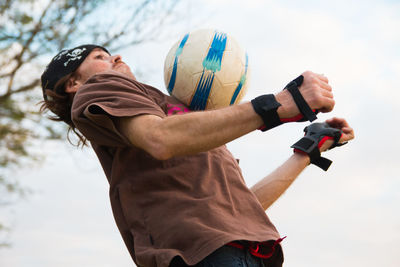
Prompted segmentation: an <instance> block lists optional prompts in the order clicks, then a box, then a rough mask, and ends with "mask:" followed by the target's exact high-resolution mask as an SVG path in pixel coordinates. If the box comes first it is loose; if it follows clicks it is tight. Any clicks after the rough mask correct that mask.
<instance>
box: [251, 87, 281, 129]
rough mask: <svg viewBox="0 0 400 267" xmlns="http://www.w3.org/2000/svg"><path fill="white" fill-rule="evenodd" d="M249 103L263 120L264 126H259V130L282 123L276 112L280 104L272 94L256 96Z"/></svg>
mask: <svg viewBox="0 0 400 267" xmlns="http://www.w3.org/2000/svg"><path fill="white" fill-rule="evenodd" d="M251 104H252V105H253V108H254V111H255V112H256V113H257V114H258V115H260V117H261V118H262V119H263V121H264V126H263V127H262V128H260V130H261V131H263V132H265V131H267V130H269V129H272V128H274V127H276V126H278V125H281V124H282V122H281V121H280V119H279V115H278V112H277V109H278V107H280V106H281V104H280V103H279V102H278V101H276V98H275V96H274V95H273V94H269V95H261V96H258V97H256V98H254V99H253V100H251Z"/></svg>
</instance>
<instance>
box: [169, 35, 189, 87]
mask: <svg viewBox="0 0 400 267" xmlns="http://www.w3.org/2000/svg"><path fill="white" fill-rule="evenodd" d="M188 38H189V33H187V34H186V35H185V36H184V37H183V39H182V41H181V43H180V44H179V46H178V48H177V49H176V52H175V60H174V67H173V69H172V74H171V79H170V80H169V84H168V87H167V90H168V92H169V93H171V92H172V90H174V86H175V81H176V72H177V69H178V57H179V56H180V55H181V54H182V50H183V47H184V46H185V44H186V41H187V39H188Z"/></svg>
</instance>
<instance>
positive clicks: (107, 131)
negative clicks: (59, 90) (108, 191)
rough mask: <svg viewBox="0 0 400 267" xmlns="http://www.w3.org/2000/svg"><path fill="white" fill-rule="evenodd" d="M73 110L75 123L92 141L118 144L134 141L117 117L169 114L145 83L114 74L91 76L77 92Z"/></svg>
mask: <svg viewBox="0 0 400 267" xmlns="http://www.w3.org/2000/svg"><path fill="white" fill-rule="evenodd" d="M71 112H72V113H71V115H72V120H73V122H74V124H75V126H76V127H77V128H78V130H79V131H80V132H81V133H82V134H83V135H84V136H85V137H86V138H87V139H88V140H89V141H90V142H92V143H93V142H94V143H96V144H98V145H105V146H119V147H121V146H130V145H131V144H130V142H129V140H128V139H127V138H126V137H125V136H124V135H123V134H122V133H120V132H119V131H118V129H117V127H116V126H115V118H118V117H131V116H138V115H144V114H151V115H156V116H159V117H165V116H166V115H165V112H164V111H163V110H162V108H161V107H160V106H159V105H158V104H157V100H156V99H155V97H154V96H152V95H151V94H149V92H148V90H147V88H146V87H145V86H143V85H142V84H140V83H138V82H136V81H132V80H130V79H129V78H127V77H124V76H118V75H115V74H101V75H96V76H94V77H92V78H91V79H90V80H89V81H88V82H87V83H86V84H85V85H83V86H82V87H81V88H80V89H79V90H78V92H77V93H76V95H75V97H74V101H73V104H72V110H71Z"/></svg>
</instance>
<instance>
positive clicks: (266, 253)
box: [226, 236, 286, 259]
mask: <svg viewBox="0 0 400 267" xmlns="http://www.w3.org/2000/svg"><path fill="white" fill-rule="evenodd" d="M285 238H286V236H285V237H282V238H279V239H277V240H275V242H274V243H273V244H271V242H268V241H266V242H254V241H232V242H229V243H228V244H226V245H227V246H231V247H235V248H239V249H243V250H248V251H249V252H250V254H251V255H253V256H256V257H258V258H262V259H268V258H270V257H271V256H272V255H273V254H274V252H275V247H276V245H278V244H279V243H281V242H282V241H283V239H285Z"/></svg>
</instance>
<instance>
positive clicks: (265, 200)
mask: <svg viewBox="0 0 400 267" xmlns="http://www.w3.org/2000/svg"><path fill="white" fill-rule="evenodd" d="M326 122H327V123H328V124H329V125H330V126H331V127H334V128H338V129H340V130H342V132H343V135H342V137H341V138H340V140H339V142H340V143H343V142H347V141H350V140H352V139H353V138H354V131H353V129H352V128H351V127H350V126H349V124H348V123H347V122H346V120H344V119H340V118H332V119H329V120H327V121H326ZM332 143H333V141H332V140H328V141H326V142H325V143H324V144H323V145H322V146H321V148H320V151H321V152H323V151H326V150H327V149H328V148H329V147H331V146H332ZM309 164H310V158H309V157H308V155H306V154H303V153H294V154H293V155H292V156H291V157H290V158H289V159H288V160H287V161H285V162H284V163H283V164H282V165H281V166H280V167H278V168H277V169H276V170H274V171H273V172H272V173H271V174H269V175H268V176H266V177H265V178H264V179H262V180H261V181H259V182H258V183H257V184H255V185H254V186H253V187H252V188H251V190H252V191H253V193H254V194H255V195H256V197H257V198H258V200H259V201H260V203H261V205H262V206H263V208H264V210H266V209H268V208H269V207H270V206H271V205H272V204H273V203H274V202H275V201H276V200H277V199H278V198H279V197H280V196H281V195H282V194H283V193H284V192H285V191H286V189H288V188H289V186H290V185H291V184H292V183H293V181H294V180H296V178H297V177H298V176H299V174H300V173H301V172H302V171H303V170H304V169H305V168H306V167H307V166H308V165H309Z"/></svg>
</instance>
